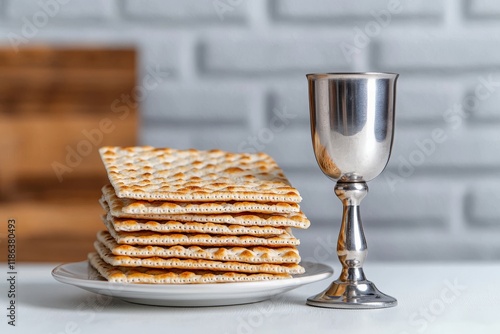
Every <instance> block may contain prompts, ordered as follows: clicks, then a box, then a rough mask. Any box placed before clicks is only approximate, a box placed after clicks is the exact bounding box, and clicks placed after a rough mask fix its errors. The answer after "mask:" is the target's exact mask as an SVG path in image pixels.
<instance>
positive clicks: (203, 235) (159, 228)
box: [88, 146, 310, 284]
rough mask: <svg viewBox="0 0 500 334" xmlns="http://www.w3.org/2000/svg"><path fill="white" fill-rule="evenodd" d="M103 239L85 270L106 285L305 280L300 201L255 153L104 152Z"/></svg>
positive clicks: (281, 176)
mask: <svg viewBox="0 0 500 334" xmlns="http://www.w3.org/2000/svg"><path fill="white" fill-rule="evenodd" d="M99 152H100V154H101V158H102V160H103V163H104V165H105V168H106V171H107V173H108V177H109V180H110V182H111V184H110V185H105V186H103V188H102V193H103V195H102V198H101V199H100V200H99V202H100V204H101V206H102V207H103V209H104V210H105V212H106V213H105V214H104V215H103V216H102V217H101V218H102V221H103V223H104V226H105V227H106V229H107V231H100V232H98V233H97V241H95V243H94V248H95V252H93V253H90V254H89V255H88V259H89V263H90V265H91V266H92V267H93V268H95V269H96V270H97V271H98V272H99V273H100V275H102V276H103V277H104V278H106V279H107V280H108V281H111V282H122V283H151V284H199V283H222V282H245V281H261V280H274V279H284V278H291V277H292V276H291V275H294V274H301V273H304V268H303V267H301V266H300V264H299V263H300V255H299V252H298V250H297V248H296V246H297V245H298V244H299V240H298V239H297V238H295V237H294V235H293V234H292V231H291V228H293V227H295V228H307V227H308V226H309V225H310V222H309V220H308V219H307V217H306V216H305V215H304V214H303V213H302V212H301V211H300V206H299V203H300V201H301V197H300V195H299V192H298V191H297V189H295V188H294V187H292V186H291V185H290V183H289V181H288V180H287V178H286V177H285V175H284V173H283V171H282V170H281V169H280V168H279V166H278V165H277V164H276V162H275V161H274V160H273V159H272V158H271V157H270V156H268V155H266V154H264V153H256V154H249V153H241V154H235V153H229V152H223V151H220V150H211V151H197V150H193V149H191V150H175V149H169V148H165V149H155V148H152V147H109V146H108V147H103V148H101V149H100V150H99Z"/></svg>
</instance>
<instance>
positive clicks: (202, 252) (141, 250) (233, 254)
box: [97, 231, 300, 263]
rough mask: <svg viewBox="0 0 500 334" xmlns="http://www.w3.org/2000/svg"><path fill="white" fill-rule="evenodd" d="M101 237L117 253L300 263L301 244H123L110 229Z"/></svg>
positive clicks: (141, 255)
mask: <svg viewBox="0 0 500 334" xmlns="http://www.w3.org/2000/svg"><path fill="white" fill-rule="evenodd" d="M97 240H98V241H99V242H101V243H102V244H103V245H105V246H106V247H107V248H108V249H109V250H110V251H111V253H113V255H125V256H133V257H161V258H188V259H205V260H214V261H233V262H234V261H235V262H245V263H299V262H300V256H299V252H298V250H297V248H295V247H283V248H267V247H260V246H259V247H248V248H244V247H211V248H208V247H199V246H190V247H183V246H171V247H161V246H132V245H120V244H118V243H117V242H116V240H115V239H114V238H113V237H112V236H111V234H109V232H107V231H100V232H98V233H97Z"/></svg>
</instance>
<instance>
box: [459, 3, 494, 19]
mask: <svg viewBox="0 0 500 334" xmlns="http://www.w3.org/2000/svg"><path fill="white" fill-rule="evenodd" d="M465 9H466V13H467V14H468V16H469V17H471V18H474V19H485V18H491V19H494V18H499V17H500V3H498V2H497V1H488V0H465Z"/></svg>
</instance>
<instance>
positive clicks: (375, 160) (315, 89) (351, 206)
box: [307, 73, 398, 309]
mask: <svg viewBox="0 0 500 334" xmlns="http://www.w3.org/2000/svg"><path fill="white" fill-rule="evenodd" d="M397 78H398V74H394V73H325V74H308V75H307V80H308V83H309V107H310V119H311V135H312V142H313V148H314V154H315V155H316V160H317V162H318V165H319V166H320V168H321V170H322V171H323V173H324V174H325V175H326V176H328V177H329V178H330V179H333V180H336V181H337V183H336V185H335V194H336V195H337V196H338V198H339V199H340V200H341V201H342V204H343V214H342V225H341V228H340V234H339V238H338V243H337V254H338V257H339V260H340V262H341V264H342V272H341V274H340V277H339V278H338V279H337V280H336V281H334V282H333V283H332V284H331V285H330V286H329V287H328V289H326V290H325V291H323V292H322V293H320V294H318V295H316V296H313V297H311V298H309V299H307V304H308V305H312V306H320V307H329V308H353V309H361V308H364V309H366V308H383V307H391V306H396V305H397V301H396V299H394V298H393V297H391V296H388V295H385V294H383V293H382V292H380V291H379V290H378V289H377V288H376V287H375V285H374V284H373V283H372V282H370V281H369V280H367V279H366V277H365V274H364V272H363V262H364V261H365V258H366V254H367V246H366V240H365V236H364V233H363V227H362V224H361V218H360V210H359V205H360V203H361V200H362V199H363V198H364V197H365V196H366V194H367V193H368V186H367V185H366V182H368V181H370V180H372V179H374V178H375V177H377V176H378V175H379V174H380V173H381V172H382V171H383V170H384V168H385V166H386V165H387V163H388V161H389V157H390V155H391V149H392V142H393V137H394V111H395V97H396V80H397Z"/></svg>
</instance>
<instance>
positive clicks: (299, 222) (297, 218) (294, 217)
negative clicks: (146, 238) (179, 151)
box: [99, 195, 311, 229]
mask: <svg viewBox="0 0 500 334" xmlns="http://www.w3.org/2000/svg"><path fill="white" fill-rule="evenodd" d="M114 198H116V199H118V198H117V197H116V196H114ZM99 203H101V206H102V207H103V208H104V210H106V211H109V212H110V213H111V215H112V216H114V217H122V218H135V219H159V220H174V221H180V222H199V223H220V224H236V225H244V226H274V227H296V228H303V229H305V228H308V227H309V225H310V224H311V223H310V221H309V219H307V217H306V216H305V215H304V213H302V212H297V213H289V214H274V215H272V214H266V213H256V212H244V213H228V214H206V215H205V214H193V213H189V214H177V215H176V214H134V213H126V212H123V211H122V207H121V206H120V204H119V201H118V200H115V201H114V205H111V206H110V205H108V203H107V201H106V198H105V197H104V195H103V197H101V199H100V200H99Z"/></svg>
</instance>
